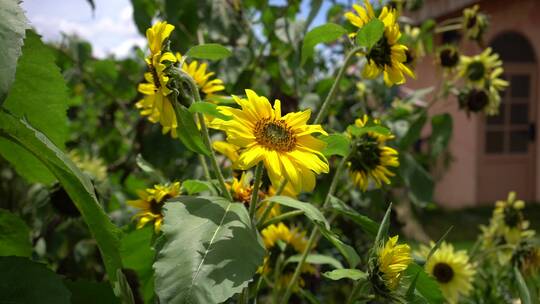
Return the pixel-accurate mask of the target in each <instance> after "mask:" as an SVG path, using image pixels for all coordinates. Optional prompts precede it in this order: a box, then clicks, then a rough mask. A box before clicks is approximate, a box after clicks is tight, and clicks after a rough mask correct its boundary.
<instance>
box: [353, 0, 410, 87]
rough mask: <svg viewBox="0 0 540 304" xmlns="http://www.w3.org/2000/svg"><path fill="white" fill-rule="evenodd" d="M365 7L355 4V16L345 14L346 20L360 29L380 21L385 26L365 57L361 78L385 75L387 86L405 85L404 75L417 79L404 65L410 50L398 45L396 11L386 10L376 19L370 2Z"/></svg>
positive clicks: (384, 8) (399, 35)
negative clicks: (372, 21)
mask: <svg viewBox="0 0 540 304" xmlns="http://www.w3.org/2000/svg"><path fill="white" fill-rule="evenodd" d="M364 6H365V7H361V6H360V5H357V4H353V9H354V11H355V12H347V13H345V18H347V20H349V22H351V24H352V25H354V26H356V27H358V28H361V27H363V26H364V25H366V24H367V23H368V22H369V21H371V20H373V19H375V18H378V19H379V20H381V21H382V22H383V23H384V34H383V36H382V37H381V39H380V40H379V41H378V42H377V43H376V44H375V46H373V47H372V48H371V49H370V50H369V52H368V53H367V54H366V59H367V63H366V65H365V67H364V70H363V71H362V76H363V77H365V78H369V79H374V78H376V77H378V76H379V75H380V74H381V72H382V73H383V74H384V82H385V83H386V85H387V86H392V85H394V84H403V83H405V75H408V76H409V77H413V78H414V77H415V76H414V73H413V72H412V71H411V69H409V68H408V67H407V66H406V65H405V62H406V61H407V54H406V51H407V47H406V46H405V45H403V44H401V43H399V39H400V37H401V32H400V29H399V24H398V23H397V18H398V13H397V11H396V10H393V9H389V8H388V7H386V6H385V7H383V8H382V11H381V13H380V14H379V16H378V17H376V16H375V12H374V10H373V7H372V6H371V3H370V2H369V0H364Z"/></svg>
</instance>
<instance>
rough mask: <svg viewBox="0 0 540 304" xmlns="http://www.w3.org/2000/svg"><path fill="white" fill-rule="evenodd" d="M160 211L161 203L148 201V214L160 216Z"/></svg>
mask: <svg viewBox="0 0 540 304" xmlns="http://www.w3.org/2000/svg"><path fill="white" fill-rule="evenodd" d="M161 209H163V202H158V201H156V200H151V201H150V212H152V214H155V215H158V214H161Z"/></svg>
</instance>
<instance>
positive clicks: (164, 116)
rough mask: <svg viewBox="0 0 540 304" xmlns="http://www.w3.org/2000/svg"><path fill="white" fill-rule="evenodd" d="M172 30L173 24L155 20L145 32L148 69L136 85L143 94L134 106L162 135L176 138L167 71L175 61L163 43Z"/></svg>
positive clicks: (176, 125)
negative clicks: (147, 49) (158, 127)
mask: <svg viewBox="0 0 540 304" xmlns="http://www.w3.org/2000/svg"><path fill="white" fill-rule="evenodd" d="M173 30H174V26H172V25H170V24H167V23H166V22H158V23H156V24H155V25H154V26H152V27H151V28H149V29H148V30H147V31H146V37H147V40H148V46H149V49H150V56H149V57H148V58H146V59H145V61H146V64H147V66H148V69H149V70H150V71H149V72H147V73H145V74H144V79H145V80H146V82H145V83H141V84H139V86H138V91H139V92H140V93H141V94H143V95H144V97H143V99H142V100H140V101H138V102H137V103H136V104H135V106H136V107H137V108H138V109H140V112H141V115H142V116H147V117H148V120H149V121H150V122H153V123H158V122H159V123H160V124H161V126H162V131H163V134H166V133H168V132H171V135H172V137H177V134H176V128H177V127H178V124H177V122H176V114H175V112H174V108H173V106H172V101H171V100H170V94H171V92H172V91H171V90H170V89H169V88H168V87H167V85H168V83H169V76H168V75H167V72H166V71H167V69H168V68H169V66H170V65H171V64H173V63H175V62H176V57H175V56H174V55H173V53H171V52H163V48H164V43H165V42H166V41H167V39H168V38H169V36H170V34H171V32H172V31H173Z"/></svg>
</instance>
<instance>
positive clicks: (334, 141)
mask: <svg viewBox="0 0 540 304" xmlns="http://www.w3.org/2000/svg"><path fill="white" fill-rule="evenodd" d="M320 139H321V140H322V141H324V142H325V143H326V147H325V148H324V150H323V151H322V153H323V154H324V156H326V157H329V156H332V155H340V156H343V157H345V156H347V155H348V154H349V150H350V145H351V141H350V139H349V137H347V136H346V135H344V134H340V133H335V134H330V135H328V136H321V138H320Z"/></svg>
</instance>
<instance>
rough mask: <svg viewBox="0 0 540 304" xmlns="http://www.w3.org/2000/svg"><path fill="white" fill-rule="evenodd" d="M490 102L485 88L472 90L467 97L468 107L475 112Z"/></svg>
mask: <svg viewBox="0 0 540 304" xmlns="http://www.w3.org/2000/svg"><path fill="white" fill-rule="evenodd" d="M488 102H489V96H488V95H487V93H486V92H485V91H484V90H480V91H479V90H472V91H471V92H470V93H469V97H468V98H467V107H468V108H469V110H471V111H473V112H478V111H481V110H482V109H484V107H485V106H486V105H487V104H488Z"/></svg>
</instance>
